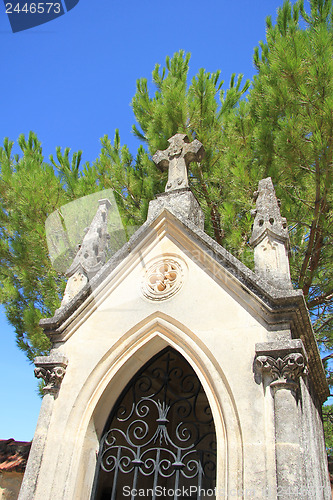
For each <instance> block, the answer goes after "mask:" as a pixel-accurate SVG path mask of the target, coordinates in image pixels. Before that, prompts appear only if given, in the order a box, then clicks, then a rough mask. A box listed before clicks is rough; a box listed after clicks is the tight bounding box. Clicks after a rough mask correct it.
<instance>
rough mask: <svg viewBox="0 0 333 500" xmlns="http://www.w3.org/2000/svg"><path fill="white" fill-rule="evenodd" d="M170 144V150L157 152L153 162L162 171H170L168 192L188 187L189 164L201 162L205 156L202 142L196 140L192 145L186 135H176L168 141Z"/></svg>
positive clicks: (166, 189)
mask: <svg viewBox="0 0 333 500" xmlns="http://www.w3.org/2000/svg"><path fill="white" fill-rule="evenodd" d="M168 142H169V144H170V146H169V147H168V149H165V150H164V151H157V152H156V153H155V154H154V156H153V161H154V163H155V164H156V166H157V167H158V168H159V169H160V170H162V171H164V170H166V169H169V175H168V182H167V185H166V188H165V191H166V192H167V191H174V190H175V189H180V188H185V187H188V178H187V167H188V165H189V163H191V161H201V159H202V158H203V157H204V154H205V150H204V147H203V145H202V144H201V142H199V141H198V140H197V139H195V140H194V141H193V142H191V143H190V141H189V138H188V137H187V135H186V134H176V135H174V136H173V137H171V138H170V139H168Z"/></svg>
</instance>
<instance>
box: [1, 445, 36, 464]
mask: <svg viewBox="0 0 333 500" xmlns="http://www.w3.org/2000/svg"><path fill="white" fill-rule="evenodd" d="M30 448H31V442H30V443H27V442H25V441H15V440H14V439H0V472H13V471H15V472H24V470H25V466H26V463H27V459H28V456H29V452H30Z"/></svg>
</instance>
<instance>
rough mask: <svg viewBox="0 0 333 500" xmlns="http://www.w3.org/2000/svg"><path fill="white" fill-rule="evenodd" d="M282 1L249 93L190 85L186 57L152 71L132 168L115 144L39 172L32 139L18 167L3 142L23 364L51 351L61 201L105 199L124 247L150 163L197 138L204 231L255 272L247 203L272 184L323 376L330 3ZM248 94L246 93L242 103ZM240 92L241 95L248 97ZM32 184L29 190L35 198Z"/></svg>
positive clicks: (9, 299)
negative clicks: (47, 326)
mask: <svg viewBox="0 0 333 500" xmlns="http://www.w3.org/2000/svg"><path fill="white" fill-rule="evenodd" d="M310 7H311V9H310V10H311V12H310V13H307V12H306V10H305V8H304V6H303V3H302V2H301V1H298V2H297V3H296V4H295V5H294V6H293V7H292V5H291V4H290V2H289V1H287V2H286V3H285V4H284V5H283V7H282V8H281V9H280V10H279V12H278V17H277V22H276V24H275V25H273V24H272V22H271V20H270V19H268V21H267V40H266V42H265V43H261V44H260V47H259V48H258V49H257V50H256V52H255V64H256V67H257V70H258V74H257V76H256V77H255V79H254V82H253V85H252V88H251V89H250V82H248V81H247V82H245V83H244V84H242V76H241V75H240V76H238V77H236V76H235V75H232V77H231V79H230V84H229V87H228V88H225V86H224V83H223V81H222V79H221V74H220V72H219V71H216V72H215V73H208V72H206V71H205V70H204V69H201V70H199V72H198V73H197V75H196V76H195V77H193V78H192V81H191V82H189V81H188V70H189V62H190V56H189V54H185V53H184V52H182V51H181V52H179V53H176V54H175V55H174V56H173V57H172V58H167V59H166V64H165V66H164V67H161V66H160V65H157V66H156V67H155V69H154V71H153V74H152V83H153V87H154V90H153V92H152V91H151V90H150V89H149V88H148V82H147V80H146V79H144V78H141V79H139V80H138V82H137V91H136V93H135V96H134V98H133V101H132V107H133V111H134V114H135V117H136V121H137V124H136V125H135V126H134V127H133V131H134V133H135V135H136V136H137V137H139V138H140V139H141V140H142V141H143V146H140V147H139V149H138V151H137V153H136V155H135V156H132V154H131V153H130V151H129V149H128V147H127V146H126V145H121V142H120V137H119V132H118V131H116V133H115V137H114V140H113V141H111V140H110V139H109V138H108V137H107V136H105V137H103V138H102V140H101V143H102V148H101V153H100V155H99V157H98V158H97V160H96V161H95V162H94V163H93V164H88V163H86V164H85V165H84V166H83V167H82V168H81V166H80V161H81V153H80V152H78V153H74V154H73V155H72V157H71V158H70V150H69V149H68V148H66V149H65V150H64V152H63V153H62V152H61V150H60V148H57V151H56V157H55V158H53V157H51V163H50V164H48V163H46V162H45V161H44V159H43V156H42V149H41V146H40V144H39V142H38V140H37V138H36V136H35V135H34V134H30V136H29V138H28V140H27V141H26V140H25V138H24V137H20V139H19V144H20V147H21V150H22V155H21V157H20V158H18V157H12V153H11V150H12V143H10V142H9V141H8V140H6V141H5V143H4V147H3V148H2V149H1V150H0V165H1V171H0V200H1V211H0V232H1V246H0V300H1V302H2V303H4V304H5V307H6V313H7V317H8V319H9V321H10V322H11V323H12V324H13V325H14V327H15V330H16V334H17V338H18V345H19V347H20V348H22V349H24V350H25V351H26V352H27V355H28V356H29V358H30V359H32V358H33V357H34V356H35V355H36V354H39V353H45V352H47V349H48V341H47V339H46V338H45V337H44V336H43V334H42V333H41V331H40V329H39V327H38V321H39V319H40V318H41V317H45V316H50V315H52V314H53V313H54V310H55V309H56V308H57V307H58V306H59V303H60V298H61V295H62V291H63V287H64V278H63V276H62V275H61V274H60V273H58V272H56V271H55V270H54V269H53V268H52V266H51V263H50V261H49V259H48V250H47V245H46V241H45V231H44V223H45V220H46V218H47V216H48V215H50V213H52V212H53V211H54V210H57V209H58V208H59V207H60V206H61V205H63V204H64V203H66V202H69V201H72V200H75V199H77V198H80V197H82V196H85V195H87V194H91V193H94V192H96V191H98V190H101V189H106V188H110V189H112V190H113V192H114V195H115V198H116V200H117V203H118V208H119V212H120V215H121V217H122V220H123V223H124V226H125V228H126V230H127V231H128V233H129V234H130V233H131V231H133V230H134V229H135V228H136V227H138V226H139V225H140V224H142V223H143V222H144V221H145V219H146V215H147V210H148V203H149V201H150V200H151V199H153V198H154V196H155V195H156V194H157V193H160V192H163V191H164V186H165V183H166V174H163V173H161V172H159V171H158V169H157V168H156V167H155V165H154V163H153V162H152V160H151V155H152V154H154V153H155V152H156V150H158V149H160V150H161V149H165V148H166V147H167V145H168V143H167V141H168V139H169V138H170V137H171V136H172V135H174V134H175V133H177V132H183V133H186V134H187V135H188V136H189V138H190V139H194V138H197V139H199V140H200V141H201V142H202V143H203V145H204V147H205V150H206V156H205V158H204V159H203V160H202V161H201V163H200V164H192V165H190V169H189V170H190V171H189V181H190V186H191V189H192V190H193V192H194V193H195V195H196V197H197V199H198V200H199V202H200V204H201V206H202V208H203V210H204V212H205V215H206V223H205V224H206V227H205V229H206V231H207V232H208V233H209V234H210V235H211V236H212V237H214V238H215V239H216V240H217V241H218V242H219V243H220V244H222V245H223V246H224V247H225V248H227V249H228V250H230V251H231V252H232V253H233V254H234V255H235V256H236V257H238V258H240V259H241V260H242V261H243V262H244V263H245V264H246V265H248V266H249V267H251V266H252V265H253V257H252V251H251V249H250V248H249V246H248V240H249V236H250V232H251V224H252V220H251V216H250V210H251V208H253V200H252V193H253V191H254V190H255V189H256V187H257V184H258V181H259V180H260V179H261V178H263V177H266V176H268V175H270V176H271V177H272V179H273V183H274V184H275V187H276V190H277V194H278V196H279V197H280V198H281V202H282V204H281V205H282V212H283V215H284V216H286V217H287V219H288V221H289V224H290V235H291V272H292V279H293V282H294V285H295V287H300V288H302V290H303V291H304V294H305V297H306V299H307V303H308V306H309V308H310V313H311V318H312V321H313V325H314V328H315V331H316V333H317V336H318V339H319V341H320V342H321V345H322V346H324V348H325V349H326V350H327V352H326V354H325V358H324V362H325V365H326V367H327V369H328V371H329V360H330V358H331V357H332V355H331V354H330V350H332V348H333V334H332V282H333V278H332V263H331V257H332V190H331V185H332V142H333V138H332V130H333V115H332V109H333V102H332V100H333V94H332V85H333V83H332V82H333V62H332V48H333V47H332V0H311V1H310ZM249 89H250V90H249ZM248 91H249V92H248ZM36 185H37V186H38V190H36Z"/></svg>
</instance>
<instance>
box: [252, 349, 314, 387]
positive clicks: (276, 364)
mask: <svg viewBox="0 0 333 500" xmlns="http://www.w3.org/2000/svg"><path fill="white" fill-rule="evenodd" d="M256 365H257V367H258V369H259V370H260V371H261V372H266V373H268V374H269V375H270V377H271V378H272V384H271V385H273V384H274V382H275V381H277V382H280V383H281V382H283V383H290V384H296V383H297V382H298V379H299V377H300V376H301V375H302V374H303V373H305V370H306V360H305V358H304V356H303V354H301V353H299V352H294V353H291V354H287V355H286V356H284V357H277V358H274V357H272V356H258V357H257V359H256ZM274 385H276V384H274Z"/></svg>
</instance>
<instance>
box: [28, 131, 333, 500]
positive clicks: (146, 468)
mask: <svg viewBox="0 0 333 500" xmlns="http://www.w3.org/2000/svg"><path fill="white" fill-rule="evenodd" d="M169 144H170V145H169V148H168V149H167V150H165V151H158V152H157V153H156V154H155V155H154V157H153V160H154V161H155V163H156V165H157V166H158V167H159V168H161V169H168V171H169V174H168V175H169V177H168V183H167V186H166V191H165V193H163V194H160V195H158V196H157V198H156V199H154V200H153V201H151V202H150V206H149V212H148V218H147V221H146V222H145V223H144V224H143V225H142V226H141V227H140V228H139V229H138V230H137V231H136V232H135V234H134V235H133V236H132V237H131V239H130V240H129V241H128V242H127V243H125V244H124V245H123V246H122V248H120V250H118V251H117V252H116V253H115V254H114V255H113V256H112V257H111V258H108V257H107V246H108V242H109V238H110V236H109V235H108V234H107V220H108V214H109V211H110V208H111V202H110V201H109V200H107V199H101V200H100V201H99V205H98V207H97V206H96V210H97V211H96V215H95V217H94V219H93V221H92V222H91V225H90V227H89V229H88V231H87V232H86V235H85V236H84V239H83V241H82V244H81V246H80V248H79V250H78V253H77V255H76V257H75V258H74V261H73V263H72V265H71V266H70V268H69V269H68V272H67V276H68V282H67V287H66V291H65V295H64V298H63V301H62V304H61V307H60V308H59V309H58V310H57V311H56V313H55V316H54V317H53V318H49V319H44V320H42V322H41V324H42V326H43V328H44V331H45V333H46V334H47V335H48V337H49V338H50V339H51V342H52V349H51V352H50V355H49V356H47V357H40V358H36V360H35V365H36V369H35V373H36V375H37V377H41V378H43V379H44V381H45V389H44V391H45V395H44V398H43V403H42V407H41V411H40V417H39V420H38V424H37V428H36V433H35V436H34V439H33V443H32V448H31V452H30V456H29V460H28V464H27V469H26V473H25V476H24V480H23V484H22V488H21V491H20V495H19V499H20V500H74V499H75V500H106V499H110V500H119V499H126V498H129V499H134V498H149V499H153V500H154V499H156V498H163V499H168V500H169V499H170V500H171V499H176V498H178V499H185V498H192V499H202V500H203V499H208V498H212V499H218V500H222V499H231V498H232V499H233V498H235V499H277V498H279V499H283V500H284V499H293V500H300V499H302V500H303V499H304V500H314V499H316V500H319V499H329V498H331V492H330V484H329V477H328V469H327V459H326V453H325V445H324V438H323V428H322V420H321V405H322V403H323V402H324V401H325V400H326V398H327V396H328V394H329V392H328V387H327V383H326V379H325V373H324V370H323V366H322V363H321V359H320V355H319V351H318V347H317V344H316V341H315V338H314V334H313V330H312V327H311V321H310V318H309V313H308V310H307V308H306V304H305V301H304V297H303V295H302V292H301V291H300V290H294V289H293V287H292V283H291V279H290V273H289V261H288V230H287V223H286V220H285V219H283V218H282V217H281V215H280V208H279V204H278V201H277V199H276V196H275V191H274V187H273V184H272V181H271V179H270V178H267V179H264V180H262V181H261V182H260V183H259V188H258V191H257V192H256V210H255V211H254V212H255V213H254V216H255V218H254V225H253V232H252V236H251V240H250V243H251V244H252V246H253V248H254V260H255V272H253V271H251V270H250V269H248V268H247V267H246V266H245V265H244V264H242V263H241V262H239V261H238V260H237V259H236V258H235V257H233V256H232V255H230V253H228V252H227V251H226V250H225V249H224V248H222V247H221V246H220V245H218V244H217V243H216V242H215V241H214V240H212V239H211V238H210V237H209V236H208V235H207V234H206V233H205V232H204V216H203V212H202V210H201V208H200V206H199V204H198V202H197V200H196V199H195V197H194V195H193V194H192V192H191V191H190V189H189V187H188V178H187V165H188V163H189V162H192V161H200V160H201V158H202V157H203V154H204V151H203V146H202V145H201V144H200V142H199V141H197V140H194V141H193V142H191V143H190V142H189V140H188V138H187V137H186V136H185V135H183V134H176V135H175V136H174V137H172V138H171V139H170V140H169ZM101 198H102V197H101Z"/></svg>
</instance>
